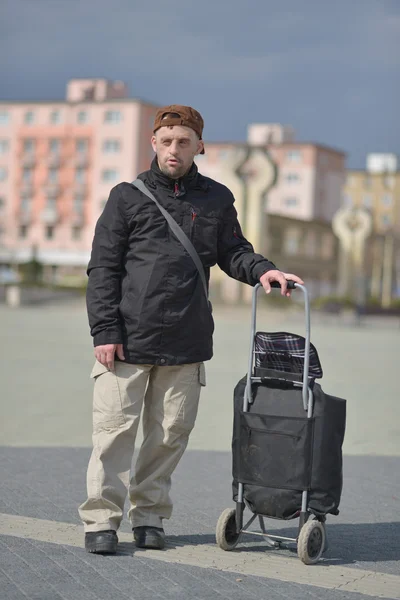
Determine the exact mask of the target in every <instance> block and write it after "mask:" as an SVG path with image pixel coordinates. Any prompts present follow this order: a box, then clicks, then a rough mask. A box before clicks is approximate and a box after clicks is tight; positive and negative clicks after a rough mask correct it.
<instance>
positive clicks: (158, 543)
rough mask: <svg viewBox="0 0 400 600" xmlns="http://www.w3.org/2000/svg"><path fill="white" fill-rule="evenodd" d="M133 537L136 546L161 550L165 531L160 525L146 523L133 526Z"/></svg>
mask: <svg viewBox="0 0 400 600" xmlns="http://www.w3.org/2000/svg"><path fill="white" fill-rule="evenodd" d="M133 538H134V540H135V544H136V546H137V548H153V549H154V550H163V548H164V547H165V533H164V529H162V527H149V526H147V525H143V526H141V527H134V528H133Z"/></svg>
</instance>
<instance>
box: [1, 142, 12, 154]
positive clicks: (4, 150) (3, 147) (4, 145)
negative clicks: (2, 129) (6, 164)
mask: <svg viewBox="0 0 400 600" xmlns="http://www.w3.org/2000/svg"><path fill="white" fill-rule="evenodd" d="M9 147H10V143H9V141H8V140H0V154H6V153H7V152H8V149H9Z"/></svg>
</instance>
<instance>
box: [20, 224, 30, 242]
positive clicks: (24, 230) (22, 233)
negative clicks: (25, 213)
mask: <svg viewBox="0 0 400 600" xmlns="http://www.w3.org/2000/svg"><path fill="white" fill-rule="evenodd" d="M27 235H28V225H20V227H19V237H20V238H21V239H22V240H23V239H24V238H26V237H27Z"/></svg>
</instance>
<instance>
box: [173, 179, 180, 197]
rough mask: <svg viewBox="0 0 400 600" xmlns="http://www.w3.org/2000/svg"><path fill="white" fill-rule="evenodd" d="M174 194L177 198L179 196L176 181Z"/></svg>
mask: <svg viewBox="0 0 400 600" xmlns="http://www.w3.org/2000/svg"><path fill="white" fill-rule="evenodd" d="M174 194H175V196H177V195H178V194H179V185H178V182H177V181H175V187H174Z"/></svg>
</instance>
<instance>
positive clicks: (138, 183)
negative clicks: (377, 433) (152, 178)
mask: <svg viewBox="0 0 400 600" xmlns="http://www.w3.org/2000/svg"><path fill="white" fill-rule="evenodd" d="M132 185H134V186H135V187H136V188H137V189H138V190H140V191H141V192H142V193H143V194H145V195H146V196H147V197H148V198H150V199H151V200H153V202H154V203H155V204H156V205H157V207H158V209H159V210H160V212H161V213H162V214H163V216H164V217H165V219H166V221H167V223H168V225H169V226H170V228H171V230H172V232H173V233H174V234H175V236H176V237H177V238H178V240H179V241H180V243H181V244H182V246H183V247H184V248H185V250H186V251H187V252H188V254H189V255H190V256H191V258H192V260H193V262H194V264H195V265H196V267H197V270H198V272H199V275H200V278H201V282H202V284H203V288H204V293H205V296H206V298H207V300H208V288H207V280H206V275H205V273H204V267H203V264H202V262H201V260H200V257H199V255H198V254H197V252H196V249H195V247H194V246H193V244H192V242H191V241H190V240H189V238H188V237H187V235H186V233H185V232H184V231H183V230H182V228H181V227H180V226H179V225H178V223H177V222H176V221H175V219H174V218H173V217H171V215H170V214H169V212H168V211H167V210H165V208H164V207H163V206H161V204H160V203H159V202H158V200H157V198H155V196H153V194H152V193H151V192H150V191H149V190H148V189H147V187H146V186H145V185H144V183H143V181H142V180H141V179H135V181H132Z"/></svg>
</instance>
